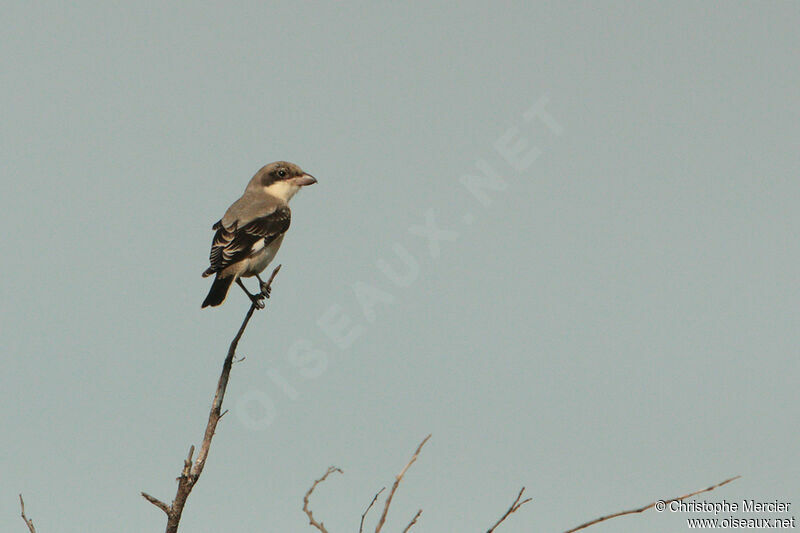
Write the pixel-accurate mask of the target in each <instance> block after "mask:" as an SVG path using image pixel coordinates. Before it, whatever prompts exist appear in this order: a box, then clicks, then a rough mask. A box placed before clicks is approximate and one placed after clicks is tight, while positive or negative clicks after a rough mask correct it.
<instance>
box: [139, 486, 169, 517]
mask: <svg viewBox="0 0 800 533" xmlns="http://www.w3.org/2000/svg"><path fill="white" fill-rule="evenodd" d="M142 497H143V498H144V499H145V500H147V501H149V502H150V503H152V504H153V505H155V506H156V507H158V508H159V509H161V510H162V511H164V512H165V513H166V514H167V516H169V505H167V504H166V503H164V502H162V501H161V500H159V499H158V498H155V497H153V496H150V495H149V494H147V493H146V492H142Z"/></svg>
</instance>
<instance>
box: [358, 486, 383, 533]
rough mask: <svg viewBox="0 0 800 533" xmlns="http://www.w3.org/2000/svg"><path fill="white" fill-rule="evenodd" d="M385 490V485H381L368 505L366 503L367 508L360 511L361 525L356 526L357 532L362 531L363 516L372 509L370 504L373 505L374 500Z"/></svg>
mask: <svg viewBox="0 0 800 533" xmlns="http://www.w3.org/2000/svg"><path fill="white" fill-rule="evenodd" d="M385 490H386V487H383V488H382V489H381V490H379V491H378V492H377V493H376V494H375V496H374V497H373V498H372V501H371V502H369V505H367V508H366V509H365V510H364V512H363V513H361V525H359V526H358V533H364V518H366V516H367V513H368V512H369V510H370V509H372V506H373V505H375V500H377V499H378V496H380V495H381V492H383V491H385Z"/></svg>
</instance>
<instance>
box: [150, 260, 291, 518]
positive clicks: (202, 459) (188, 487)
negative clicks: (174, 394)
mask: <svg viewBox="0 0 800 533" xmlns="http://www.w3.org/2000/svg"><path fill="white" fill-rule="evenodd" d="M280 269H281V266H280V265H278V266H277V267H276V268H275V270H273V271H272V275H271V276H270V277H269V280H268V281H267V283H265V284H264V287H263V288H262V290H261V293H260V294H259V296H261V297H263V298H264V299H265V298H268V297H269V292H270V289H271V287H272V281H273V280H274V279H275V276H276V275H277V274H278V271H279V270H280ZM257 308H258V305H257V304H256V300H254V301H253V302H252V303H251V304H250V309H248V311H247V314H246V315H245V317H244V321H243V322H242V325H241V326H240V327H239V331H238V332H237V333H236V336H235V337H234V338H233V340H232V341H231V345H230V347H229V348H228V355H227V356H226V357H225V361H224V362H223V363H222V373H221V374H220V376H219V381H218V382H217V391H216V393H215V394H214V401H213V402H212V403H211V412H210V413H209V414H208V424H206V431H205V434H204V435H203V443H202V444H201V445H200V451H199V452H198V454H197V459H195V460H194V462H192V455H194V446H192V447H191V448H189V454H188V456H187V458H186V459H185V460H184V462H183V469H182V470H181V474H180V476H179V477H178V490H177V492H176V493H175V499H173V500H172V504H171V505H167V504H166V503H164V502H162V501H161V500H159V499H158V498H155V497H153V496H151V495H149V494H147V493H146V492H142V496H143V497H144V499H146V500H147V501H149V502H150V503H152V504H153V505H155V506H156V507H158V508H159V509H161V510H162V511H164V513H165V514H166V515H167V529H166V533H175V532H176V531H178V524H179V523H180V520H181V514H182V513H183V508H184V506H185V505H186V499H187V498H188V497H189V494H190V493H191V492H192V489H193V488H194V486H195V484H196V483H197V480H198V479H200V474H202V473H203V468H204V467H205V465H206V459H207V458H208V451H209V449H210V448H211V439H213V438H214V431H215V430H216V428H217V423H218V422H219V419H220V418H222V416H223V415H224V414H225V413H223V412H222V400H223V399H224V398H225V390H226V389H227V388H228V378H229V377H230V374H231V366H232V365H233V358H234V355H235V354H236V347H237V346H238V345H239V340H240V339H241V338H242V335H243V334H244V330H245V328H246V327H247V324H248V323H249V322H250V318H251V317H252V316H253V313H254V312H255V310H256V309H257Z"/></svg>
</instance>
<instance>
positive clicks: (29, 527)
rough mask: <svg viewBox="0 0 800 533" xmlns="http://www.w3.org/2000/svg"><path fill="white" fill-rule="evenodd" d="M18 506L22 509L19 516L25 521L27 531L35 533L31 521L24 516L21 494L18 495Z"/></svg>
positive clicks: (23, 502) (23, 503)
mask: <svg viewBox="0 0 800 533" xmlns="http://www.w3.org/2000/svg"><path fill="white" fill-rule="evenodd" d="M19 506H20V507H21V508H22V513H21V516H22V519H23V520H24V521H25V525H26V526H28V531H30V532H31V533H36V528H35V527H33V520H32V519H29V518H28V517H27V516H25V501H24V500H23V499H22V494H20V495H19Z"/></svg>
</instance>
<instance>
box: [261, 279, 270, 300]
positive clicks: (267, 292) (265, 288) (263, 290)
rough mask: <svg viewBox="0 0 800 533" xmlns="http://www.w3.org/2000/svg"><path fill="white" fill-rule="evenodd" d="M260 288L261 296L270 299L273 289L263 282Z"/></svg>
mask: <svg viewBox="0 0 800 533" xmlns="http://www.w3.org/2000/svg"><path fill="white" fill-rule="evenodd" d="M259 287H261V294H263V295H264V298H269V295H270V293H271V292H272V287H270V286H269V285H267V284H266V283H264V282H263V281H262V282H260V283H259Z"/></svg>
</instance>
